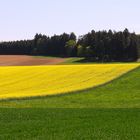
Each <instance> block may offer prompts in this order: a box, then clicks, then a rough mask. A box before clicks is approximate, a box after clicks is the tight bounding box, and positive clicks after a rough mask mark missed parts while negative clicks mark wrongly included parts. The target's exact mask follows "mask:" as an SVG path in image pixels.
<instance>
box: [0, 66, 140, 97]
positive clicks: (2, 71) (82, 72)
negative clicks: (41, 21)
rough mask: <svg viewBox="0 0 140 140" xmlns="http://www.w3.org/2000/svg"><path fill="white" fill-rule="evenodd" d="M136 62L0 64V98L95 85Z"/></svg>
mask: <svg viewBox="0 0 140 140" xmlns="http://www.w3.org/2000/svg"><path fill="white" fill-rule="evenodd" d="M138 66H139V64H91V65H56V66H21V67H19V66H12V67H0V99H6V98H23V97H32V96H46V95H56V94H63V93H69V92H72V91H77V90H84V89H87V88H91V87H95V86H98V85H101V84H104V83H106V82H109V81H111V80H113V79H114V78H117V77H119V76H120V75H122V74H124V73H126V72H128V71H130V70H132V69H134V68H136V67H138Z"/></svg>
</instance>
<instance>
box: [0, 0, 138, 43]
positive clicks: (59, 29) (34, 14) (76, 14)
mask: <svg viewBox="0 0 140 140" xmlns="http://www.w3.org/2000/svg"><path fill="white" fill-rule="evenodd" d="M139 17H140V0H0V41H12V40H21V39H32V38H33V37H34V35H35V34H36V33H42V34H45V35H48V36H52V35H54V34H61V33H63V32H66V33H70V32H75V33H76V35H77V36H79V35H83V34H86V33H88V32H89V31H91V30H93V29H94V30H95V31H98V30H109V29H112V30H116V31H119V30H124V28H128V29H129V30H130V31H131V32H136V33H138V34H140V18H139Z"/></svg>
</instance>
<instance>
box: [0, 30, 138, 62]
mask: <svg viewBox="0 0 140 140" xmlns="http://www.w3.org/2000/svg"><path fill="white" fill-rule="evenodd" d="M0 54H1V55H37V56H38V55H44V56H55V57H56V56H58V57H84V58H85V59H84V60H85V61H91V62H92V61H93V62H133V61H137V60H138V59H139V58H140V35H137V34H135V33H134V32H133V33H130V32H129V30H128V29H125V30H124V31H118V32H116V31H112V30H109V31H106V30H103V31H97V32H95V31H94V30H92V31H91V32H89V33H87V34H85V35H82V36H80V37H79V38H77V37H76V35H75V33H70V34H67V33H63V34H61V35H54V36H52V37H49V36H46V35H42V34H36V35H35V37H34V39H32V40H21V41H9V42H0Z"/></svg>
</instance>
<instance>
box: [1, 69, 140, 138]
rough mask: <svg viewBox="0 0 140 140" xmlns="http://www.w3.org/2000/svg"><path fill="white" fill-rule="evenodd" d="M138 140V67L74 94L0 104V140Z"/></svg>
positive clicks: (139, 108) (139, 123) (139, 101)
mask: <svg viewBox="0 0 140 140" xmlns="http://www.w3.org/2000/svg"><path fill="white" fill-rule="evenodd" d="M7 139H8V140H139V139H140V68H137V69H136V70H133V71H132V72H129V73H127V74H125V75H124V76H122V77H120V78H118V79H117V80H114V81H112V82H111V83H108V84H106V85H103V86H100V87H97V88H95V89H89V90H86V91H82V92H78V93H75V94H67V95H59V96H58V95H57V96H52V97H51V96H50V97H42V98H41V97H40V98H32V99H22V100H7V101H6V100H5V101H0V140H7Z"/></svg>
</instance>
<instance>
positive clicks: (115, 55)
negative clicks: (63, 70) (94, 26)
mask: <svg viewBox="0 0 140 140" xmlns="http://www.w3.org/2000/svg"><path fill="white" fill-rule="evenodd" d="M78 44H79V45H78V56H84V57H86V58H87V59H89V60H91V61H102V62H104V61H135V60H137V59H138V58H139V57H140V53H139V50H140V36H139V35H136V34H135V33H130V32H129V31H128V29H125V30H124V31H123V32H115V31H114V32H112V31H111V30H109V31H108V32H107V31H99V32H95V31H94V30H93V31H91V32H90V33H88V34H86V35H84V36H82V37H81V38H80V39H79V40H78Z"/></svg>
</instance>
